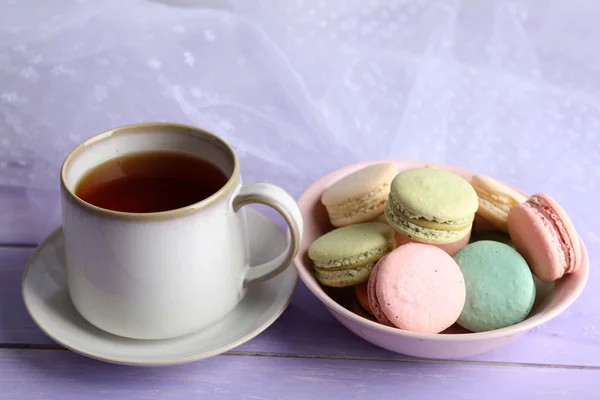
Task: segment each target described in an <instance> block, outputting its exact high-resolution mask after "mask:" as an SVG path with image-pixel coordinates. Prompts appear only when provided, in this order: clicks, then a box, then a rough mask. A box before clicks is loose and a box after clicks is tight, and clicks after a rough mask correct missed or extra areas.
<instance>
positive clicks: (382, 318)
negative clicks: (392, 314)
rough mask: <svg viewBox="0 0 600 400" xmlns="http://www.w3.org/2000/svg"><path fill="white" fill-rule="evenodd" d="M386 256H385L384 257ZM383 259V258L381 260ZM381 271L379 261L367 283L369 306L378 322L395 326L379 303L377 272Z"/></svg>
mask: <svg viewBox="0 0 600 400" xmlns="http://www.w3.org/2000/svg"><path fill="white" fill-rule="evenodd" d="M383 258H385V257H383ZM379 261H381V260H379ZM378 271H379V263H377V264H376V265H375V268H373V271H372V272H371V276H370V277H369V283H368V285H367V295H368V298H369V306H370V308H371V313H372V314H373V315H374V316H375V319H376V320H377V322H379V323H380V324H382V325H387V326H394V324H392V323H391V322H390V320H389V319H388V317H386V315H385V314H384V313H383V311H382V310H381V306H380V305H379V300H378V298H377V293H376V288H377V273H378Z"/></svg>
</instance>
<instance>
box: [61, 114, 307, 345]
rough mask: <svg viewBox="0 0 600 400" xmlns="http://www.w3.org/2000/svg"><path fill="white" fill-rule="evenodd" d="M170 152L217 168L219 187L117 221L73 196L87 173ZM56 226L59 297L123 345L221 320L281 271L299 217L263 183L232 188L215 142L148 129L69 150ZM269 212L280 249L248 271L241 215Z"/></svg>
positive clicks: (174, 129) (189, 132)
mask: <svg viewBox="0 0 600 400" xmlns="http://www.w3.org/2000/svg"><path fill="white" fill-rule="evenodd" d="M165 150H167V151H177V152H183V153H187V154H189V155H193V156H196V157H199V158H201V159H203V160H205V161H209V162H211V163H213V164H214V165H216V166H217V167H218V168H220V169H221V170H222V171H223V172H224V173H225V174H226V175H227V176H228V177H229V180H228V181H227V183H226V184H225V185H224V186H223V187H222V188H221V189H220V190H219V191H218V192H216V193H215V194H213V195H212V196H211V197H209V198H207V199H205V200H203V201H201V202H198V203H196V204H192V205H190V206H187V207H184V208H179V209H174V210H170V211H164V212H157V213H125V212H116V211H111V210H107V209H103V208H99V207H96V206H94V205H92V204H90V203H87V202H85V201H83V200H82V199H80V198H79V197H77V195H76V194H75V190H76V186H77V184H78V182H79V181H80V179H81V178H82V176H84V175H85V173H86V172H88V171H89V170H90V169H92V168H94V167H96V166H97V165H99V164H101V163H103V162H105V161H108V160H110V159H112V158H115V157H119V156H123V155H126V154H131V153H139V152H149V151H165ZM61 200H62V222H63V231H64V236H65V259H66V265H67V276H68V287H69V294H70V296H71V299H72V301H73V304H74V305H75V308H76V309H77V310H78V311H79V313H80V314H81V315H82V316H83V317H84V318H85V319H86V320H87V321H89V322H90V323H91V324H93V325H95V326H96V327H98V328H100V329H102V330H104V331H106V332H109V333H112V334H115V335H119V336H123V337H128V338H133V339H167V338H173V337H177V336H182V335H185V334H189V333H192V332H194V331H197V330H200V329H203V328H205V327H207V326H209V325H211V324H213V323H215V322H217V321H218V320H219V319H221V318H222V317H224V316H225V315H227V314H228V313H229V312H230V311H231V310H233V308H234V307H235V306H236V305H237V304H238V303H239V302H240V300H241V299H242V298H243V296H244V294H245V289H246V287H247V286H248V285H250V284H253V283H257V282H260V281H263V280H265V279H269V278H271V277H273V276H275V275H277V274H278V273H280V272H281V271H283V270H284V269H286V268H287V267H288V266H289V265H290V263H291V261H292V259H293V258H294V257H295V255H296V253H297V251H298V247H299V245H300V241H301V238H302V229H303V224H302V214H301V212H300V210H299V208H298V206H297V204H296V202H295V200H294V199H293V197H292V196H291V195H289V194H288V193H287V192H286V191H284V190H283V189H281V188H280V187H278V186H274V185H271V184H266V183H257V184H252V185H244V186H243V185H242V184H241V176H240V168H239V163H238V159H237V157H236V155H235V153H234V151H233V150H232V149H231V147H230V146H229V145H228V144H227V143H225V142H224V141H223V140H222V139H220V138H218V137H217V136H215V135H213V134H211V133H208V132H206V131H203V130H201V129H198V128H194V127H190V126H184V125H177V124H169V123H148V124H138V125H129V126H125V127H120V128H116V129H112V130H109V131H106V132H103V133H101V134H99V135H97V136H94V137H92V138H90V139H88V140H87V141H85V142H84V143H82V144H81V145H79V146H78V147H77V148H75V149H74V150H73V151H72V152H71V154H69V156H67V158H66V159H65V161H64V163H63V165H62V168H61ZM251 203H261V204H266V205H268V206H270V207H273V208H274V209H275V210H277V211H278V212H279V213H280V214H281V215H282V216H283V217H284V219H285V221H286V222H287V225H288V227H289V234H288V238H289V240H288V247H287V250H286V251H285V252H284V253H283V254H281V255H280V256H279V257H278V258H276V259H274V260H272V261H270V262H267V263H266V264H263V265H259V266H249V265H248V257H249V255H248V254H247V246H246V237H245V236H246V235H247V234H250V235H251V234H253V233H252V232H246V231H245V218H244V213H243V209H241V208H242V207H243V206H245V205H247V204H251Z"/></svg>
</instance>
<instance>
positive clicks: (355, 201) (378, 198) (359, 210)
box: [325, 184, 390, 219]
mask: <svg viewBox="0 0 600 400" xmlns="http://www.w3.org/2000/svg"><path fill="white" fill-rule="evenodd" d="M389 188H390V186H389V185H387V184H386V185H381V186H380V187H379V188H377V189H375V190H372V191H370V192H368V193H367V194H363V195H360V196H356V197H353V198H349V199H347V200H346V202H345V203H341V204H326V205H325V207H326V208H327V212H328V213H329V215H330V217H331V218H334V219H342V218H348V217H353V216H355V215H357V214H363V213H368V212H370V211H375V210H378V209H380V210H382V211H383V207H384V206H385V203H386V201H387V196H388V195H389V191H390V189H389Z"/></svg>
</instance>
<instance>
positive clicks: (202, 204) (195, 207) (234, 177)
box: [60, 122, 240, 221]
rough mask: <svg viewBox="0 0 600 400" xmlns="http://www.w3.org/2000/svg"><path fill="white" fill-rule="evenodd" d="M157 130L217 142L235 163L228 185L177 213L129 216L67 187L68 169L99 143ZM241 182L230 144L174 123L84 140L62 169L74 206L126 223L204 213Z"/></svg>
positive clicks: (110, 131)
mask: <svg viewBox="0 0 600 400" xmlns="http://www.w3.org/2000/svg"><path fill="white" fill-rule="evenodd" d="M156 128H159V129H161V130H163V131H166V132H168V131H172V132H176V133H179V134H187V135H189V136H195V137H204V138H208V139H210V140H212V141H214V142H216V143H217V144H218V145H220V146H222V147H223V148H224V149H225V150H226V151H228V152H229V154H230V156H231V158H232V160H233V171H232V172H231V176H229V179H228V180H227V182H226V183H225V184H224V185H223V186H222V187H221V188H220V189H219V190H218V191H216V192H215V193H213V194H212V195H211V196H209V197H207V198H205V199H203V200H201V201H199V202H196V203H193V204H190V205H188V206H185V207H181V208H176V209H173V210H167V211H159V212H150V213H132V212H125V211H114V210H109V209H106V208H102V207H98V206H95V205H93V204H91V203H88V202H87V201H85V200H83V199H82V198H80V197H79V196H77V195H76V194H75V192H74V191H73V190H71V189H70V188H69V187H68V186H67V184H66V174H67V169H68V167H69V165H70V164H71V163H72V162H73V160H74V159H75V157H77V156H78V155H79V154H80V153H81V152H82V151H83V150H85V149H86V148H88V147H90V146H92V145H94V144H95V143H98V142H101V141H104V140H108V139H110V138H112V137H113V136H117V135H123V134H132V133H133V134H135V133H144V132H147V131H148V129H156ZM239 180H240V166H239V161H238V158H237V155H236V154H235V151H233V148H232V147H231V146H230V145H229V144H228V143H227V142H226V141H224V140H223V139H221V138H220V137H218V136H217V135H215V134H214V133H211V132H208V131H206V130H204V129H202V128H198V127H194V126H190V125H184V124H177V123H171V122H144V123H138V124H130V125H123V126H119V127H115V128H111V129H108V130H105V131H103V132H100V133H98V134H96V135H94V136H92V137H90V138H88V139H86V140H84V141H83V142H81V143H80V144H79V145H77V146H76V147H75V148H74V149H73V150H71V152H70V153H69V154H68V155H67V156H66V157H65V159H64V160H63V162H62V165H61V167H60V186H61V189H62V191H63V193H65V194H66V196H67V198H68V200H69V201H72V202H74V203H75V204H76V205H78V206H80V207H83V208H84V209H86V210H87V211H89V212H92V213H94V214H98V215H102V216H105V217H112V218H119V219H126V220H136V221H140V220H162V219H167V218H172V217H181V216H184V215H188V214H191V213H194V212H196V211H199V210H201V209H204V208H206V207H208V206H210V205H212V204H214V203H215V202H217V201H219V200H222V199H223V198H224V197H225V196H226V194H227V193H230V192H231V191H232V190H233V189H234V188H235V187H236V186H237V185H238V183H239Z"/></svg>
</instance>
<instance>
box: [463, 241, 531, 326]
mask: <svg viewBox="0 0 600 400" xmlns="http://www.w3.org/2000/svg"><path fill="white" fill-rule="evenodd" d="M453 258H454V261H456V263H457V264H458V266H459V267H460V269H461V271H462V273H463V276H464V278H465V285H466V288H467V297H466V301H465V306H464V308H463V311H462V313H461V314H460V317H459V318H458V321H457V323H458V324H459V325H460V326H462V327H463V328H465V329H468V330H470V331H473V332H484V331H490V330H494V329H501V328H505V327H507V326H511V325H514V324H516V323H518V322H521V321H523V320H524V319H525V318H526V317H527V315H529V312H530V311H531V308H532V307H533V302H534V301H535V294H536V291H535V282H534V280H533V274H532V273H531V270H530V269H529V266H528V265H527V262H526V261H525V259H524V258H523V257H522V256H521V255H520V254H519V253H518V252H517V251H516V250H515V249H514V248H512V247H510V246H508V245H506V244H504V243H500V242H495V241H490V240H482V241H479V242H475V243H471V244H469V245H467V246H465V247H463V248H462V249H460V250H459V251H458V252H457V253H456V254H455V255H454V256H453Z"/></svg>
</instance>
